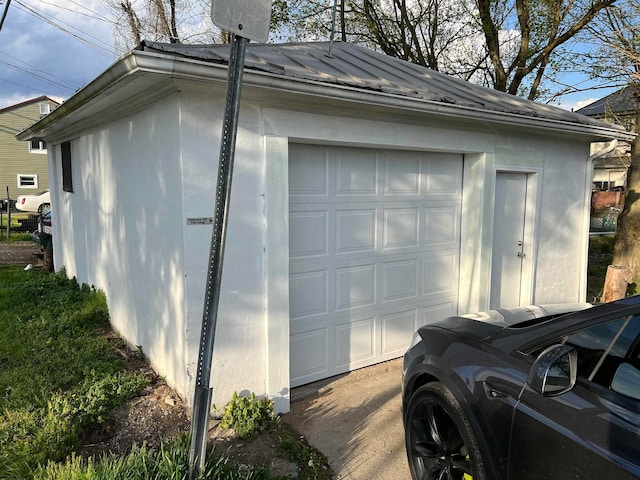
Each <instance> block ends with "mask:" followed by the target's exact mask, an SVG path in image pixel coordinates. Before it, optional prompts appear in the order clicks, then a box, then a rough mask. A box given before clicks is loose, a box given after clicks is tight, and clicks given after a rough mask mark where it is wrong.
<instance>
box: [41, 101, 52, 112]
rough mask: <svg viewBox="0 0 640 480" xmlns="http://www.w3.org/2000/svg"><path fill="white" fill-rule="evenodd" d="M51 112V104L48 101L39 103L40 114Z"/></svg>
mask: <svg viewBox="0 0 640 480" xmlns="http://www.w3.org/2000/svg"><path fill="white" fill-rule="evenodd" d="M49 112H51V105H49V104H48V103H41V104H40V115H48V114H49Z"/></svg>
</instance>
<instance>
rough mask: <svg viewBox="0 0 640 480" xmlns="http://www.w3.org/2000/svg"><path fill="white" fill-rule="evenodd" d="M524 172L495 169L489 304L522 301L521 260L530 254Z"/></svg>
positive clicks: (510, 304) (512, 304)
mask: <svg viewBox="0 0 640 480" xmlns="http://www.w3.org/2000/svg"><path fill="white" fill-rule="evenodd" d="M527 177H528V175H527V174H526V173H514V172H498V174H497V177H496V195H495V205H494V217H493V218H494V220H493V222H494V223H493V249H492V255H491V295H490V299H491V300H490V305H489V306H490V308H510V307H517V306H519V305H520V303H521V298H522V284H523V281H522V280H523V278H522V273H523V263H524V259H525V257H526V255H527V254H530V252H531V248H530V245H527V244H526V242H525V219H526V213H527Z"/></svg>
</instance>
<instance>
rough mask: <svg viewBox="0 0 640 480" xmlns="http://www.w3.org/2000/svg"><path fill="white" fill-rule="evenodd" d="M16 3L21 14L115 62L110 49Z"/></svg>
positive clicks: (32, 9) (31, 8)
mask: <svg viewBox="0 0 640 480" xmlns="http://www.w3.org/2000/svg"><path fill="white" fill-rule="evenodd" d="M16 3H17V5H18V8H19V9H20V10H22V11H23V12H25V13H28V14H29V15H32V16H34V17H36V18H37V19H39V20H41V21H43V22H45V23H46V24H48V25H51V26H52V27H54V28H57V29H58V30H60V31H62V32H64V33H66V34H68V35H71V36H72V37H73V38H75V39H76V40H78V41H80V42H81V43H83V44H84V45H86V46H87V47H89V48H91V49H92V50H94V51H95V52H97V53H99V54H100V55H102V56H104V57H107V58H109V59H110V60H115V59H116V58H117V57H116V55H115V54H113V53H112V51H111V50H110V49H107V48H104V47H102V46H100V45H97V44H96V43H94V42H92V41H90V40H87V39H86V38H83V37H81V36H80V35H77V34H75V33H73V32H71V31H70V30H69V29H67V28H65V27H63V26H62V25H59V24H58V23H56V22H54V21H53V20H51V19H49V18H48V17H47V16H46V15H45V14H44V13H41V12H39V11H38V10H37V9H35V8H33V7H30V6H28V5H25V4H24V3H23V2H22V1H20V0H16ZM58 22H60V23H62V24H64V25H67V26H68V27H69V28H72V29H74V30H77V31H78V32H80V33H81V34H83V35H85V36H87V37H89V38H92V39H94V40H96V41H98V42H100V43H102V44H104V45H108V44H107V43H105V42H103V41H102V40H100V39H98V38H96V37H93V36H92V35H89V34H88V33H86V32H83V31H82V30H80V29H78V28H76V27H74V26H72V25H69V24H67V23H65V22H63V21H61V20H58Z"/></svg>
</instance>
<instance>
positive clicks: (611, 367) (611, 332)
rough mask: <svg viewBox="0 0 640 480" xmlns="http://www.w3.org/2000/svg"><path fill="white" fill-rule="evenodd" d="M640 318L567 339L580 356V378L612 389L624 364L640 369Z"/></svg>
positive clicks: (595, 328) (568, 343) (582, 332)
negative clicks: (619, 369)
mask: <svg viewBox="0 0 640 480" xmlns="http://www.w3.org/2000/svg"><path fill="white" fill-rule="evenodd" d="M639 337H640V315H630V316H627V317H623V318H618V319H616V320H613V321H611V322H607V323H603V324H600V325H596V326H595V327H591V328H588V329H586V330H581V331H579V332H575V333H573V334H570V335H568V336H565V337H564V339H563V340H564V341H563V343H565V344H566V345H570V346H572V347H574V348H575V349H576V350H577V352H578V377H582V378H584V379H586V380H589V381H592V382H595V383H597V384H599V385H602V386H603V387H606V388H609V387H610V386H611V381H612V380H613V376H614V374H615V372H616V370H617V368H618V367H619V366H620V364H621V363H624V362H626V363H631V364H632V365H633V366H635V367H636V368H638V367H640V365H639V362H638V359H639V354H640V351H639V350H640V338H639Z"/></svg>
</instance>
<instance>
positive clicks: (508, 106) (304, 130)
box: [18, 43, 630, 411]
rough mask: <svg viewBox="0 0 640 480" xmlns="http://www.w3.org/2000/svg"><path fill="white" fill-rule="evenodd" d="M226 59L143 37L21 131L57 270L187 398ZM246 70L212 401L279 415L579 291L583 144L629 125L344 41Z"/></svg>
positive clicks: (587, 173)
mask: <svg viewBox="0 0 640 480" xmlns="http://www.w3.org/2000/svg"><path fill="white" fill-rule="evenodd" d="M228 54H229V46H228V45H213V46H211V45H209V46H196V45H178V44H158V43H144V44H143V45H142V47H141V49H140V50H135V51H132V52H130V53H129V54H127V55H125V56H124V57H122V58H121V59H120V60H119V61H118V62H116V63H115V64H114V65H113V66H111V67H110V68H109V69H108V70H107V71H105V72H104V73H103V74H102V75H100V76H99V77H98V78H96V79H95V80H94V81H93V82H91V83H89V84H88V85H87V86H85V87H84V88H83V89H82V90H80V91H78V92H77V93H76V94H75V95H74V96H73V97H71V98H70V99H69V100H67V101H66V102H65V103H64V104H63V105H61V106H60V107H59V108H58V109H57V110H55V111H54V112H53V113H52V114H51V115H49V116H48V117H46V118H44V119H43V120H41V121H40V122H38V123H37V124H35V125H33V126H32V127H30V128H29V129H27V130H25V131H24V132H22V133H21V134H20V135H19V136H18V138H20V139H21V140H28V139H31V138H44V139H45V140H46V141H47V143H48V145H49V147H50V148H49V165H50V173H51V184H50V186H51V192H52V204H53V217H54V218H55V219H56V220H55V222H56V226H55V238H54V259H55V265H56V266H57V268H64V269H65V270H66V273H67V275H69V276H76V277H77V278H78V280H79V281H80V282H86V283H89V284H93V285H95V286H96V287H98V288H101V289H103V290H104V291H105V293H106V296H107V299H108V303H109V309H110V314H111V318H112V322H113V325H114V327H115V328H116V329H117V330H118V331H119V332H120V333H121V334H122V336H123V337H124V338H126V339H127V340H128V341H129V342H131V343H132V344H134V345H140V346H141V348H142V350H143V351H144V353H145V354H146V355H147V356H148V357H149V358H150V360H151V362H152V364H153V365H154V366H155V368H156V369H157V370H158V371H159V372H160V374H161V375H163V376H164V377H165V378H166V379H167V381H168V382H169V383H170V384H171V385H172V386H173V387H174V388H176V389H177V391H178V392H179V393H180V394H181V395H182V396H184V397H186V398H187V400H188V401H189V402H191V401H192V393H193V389H194V382H195V378H194V377H195V373H196V361H197V354H198V346H199V340H200V327H201V320H202V311H203V302H204V293H205V292H204V290H205V277H206V274H207V263H208V257H209V248H210V241H211V224H210V222H209V219H210V217H211V216H212V215H213V210H214V196H215V184H216V172H217V166H218V159H219V151H220V138H221V133H222V118H223V109H224V106H225V96H226V90H225V88H226V81H227V62H228ZM245 65H246V68H245V73H244V81H243V91H242V100H241V112H240V116H239V127H238V136H237V146H236V163H235V170H234V180H233V191H232V194H231V203H230V216H229V223H228V225H229V226H228V239H227V244H226V245H227V247H226V253H225V266H224V273H223V280H222V286H221V290H222V293H221V300H220V310H219V316H218V328H217V331H216V340H215V347H214V358H213V375H212V383H211V385H212V387H213V388H214V400H213V401H214V403H215V404H216V405H218V406H219V407H220V406H222V405H224V403H225V402H226V401H227V400H229V399H230V397H231V394H232V392H233V391H234V390H237V391H254V392H255V393H256V394H258V395H262V394H267V395H269V396H270V397H272V398H273V399H274V400H275V402H276V409H277V410H278V411H287V410H288V408H289V395H290V389H291V388H292V387H295V386H297V385H302V384H305V383H308V382H312V381H314V380H318V379H322V378H325V377H329V376H332V375H336V374H339V373H342V372H346V371H349V370H352V369H355V368H359V367H363V366H367V365H371V364H374V363H377V362H380V361H384V360H388V359H392V358H396V357H399V356H401V355H402V354H403V353H404V352H405V350H406V348H407V347H408V345H409V343H410V341H411V338H412V334H413V332H414V330H415V329H416V328H417V327H419V326H420V325H422V324H424V323H426V322H431V321H435V320H439V319H442V318H444V317H447V316H449V315H452V314H456V313H465V312H470V311H479V310H484V309H488V308H493V307H513V306H516V305H527V304H531V303H558V302H578V301H583V300H584V299H585V295H586V258H587V247H588V239H587V232H588V228H589V199H590V194H591V184H590V182H591V163H590V159H589V148H590V144H591V142H595V141H607V140H609V139H612V138H618V139H620V140H629V139H630V135H629V134H628V133H627V132H625V131H624V130H623V129H618V128H616V127H614V126H611V125H609V124H606V123H604V122H600V121H598V120H593V119H591V118H588V117H585V116H583V115H578V114H575V113H572V112H568V111H565V110H561V109H558V108H554V107H550V106H546V105H541V104H537V103H533V102H530V101H528V100H525V99H522V98H519V97H514V96H511V95H508V94H505V93H501V92H497V91H494V90H490V89H486V88H482V87H479V86H475V85H472V84H470V83H467V82H464V81H461V80H458V79H455V78H452V77H448V76H445V75H442V74H440V73H438V72H434V71H431V70H428V69H426V68H423V67H420V66H416V65H413V64H410V63H407V62H404V61H401V60H398V59H396V58H391V57H388V56H385V55H383V54H380V53H376V52H373V51H370V50H368V49H365V48H362V47H358V46H355V45H351V44H348V43H336V44H334V45H333V53H332V55H329V43H305V44H282V45H261V44H249V45H248V50H247V56H246V62H245ZM356 394H357V392H356Z"/></svg>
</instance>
